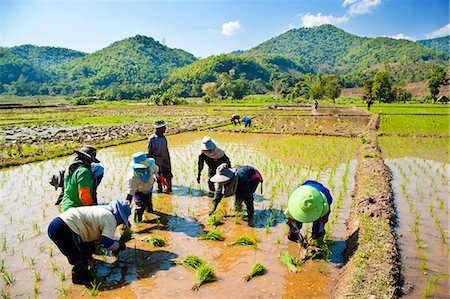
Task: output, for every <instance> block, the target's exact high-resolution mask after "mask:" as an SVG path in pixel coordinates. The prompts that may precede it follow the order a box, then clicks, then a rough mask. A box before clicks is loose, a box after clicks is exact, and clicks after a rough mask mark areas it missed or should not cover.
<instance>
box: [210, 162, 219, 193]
mask: <svg viewBox="0 0 450 299" xmlns="http://www.w3.org/2000/svg"><path fill="white" fill-rule="evenodd" d="M216 168H217V167H216ZM215 174H216V169H215V168H209V169H208V188H209V191H211V192H214V191H216V187H215V185H214V182H211V178H212V177H213V176H214V175H215Z"/></svg>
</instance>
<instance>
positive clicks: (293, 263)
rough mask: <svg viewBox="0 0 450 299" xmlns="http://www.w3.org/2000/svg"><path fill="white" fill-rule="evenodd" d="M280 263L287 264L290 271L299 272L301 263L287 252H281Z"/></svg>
mask: <svg viewBox="0 0 450 299" xmlns="http://www.w3.org/2000/svg"><path fill="white" fill-rule="evenodd" d="M280 261H281V262H282V263H283V264H285V265H286V266H287V267H288V269H289V271H291V272H297V271H298V269H297V266H299V265H300V261H299V260H297V259H294V258H292V256H291V255H290V254H289V253H288V252H286V251H280Z"/></svg>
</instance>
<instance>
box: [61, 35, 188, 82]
mask: <svg viewBox="0 0 450 299" xmlns="http://www.w3.org/2000/svg"><path fill="white" fill-rule="evenodd" d="M195 60H196V58H195V57H194V55H192V54H190V53H188V52H186V51H183V50H180V49H171V48H168V47H166V46H165V45H162V44H160V43H159V42H157V41H155V40H154V39H153V38H151V37H146V36H141V35H136V36H134V37H131V38H126V39H124V40H121V41H118V42H115V43H113V44H111V45H110V46H109V47H106V48H104V49H102V50H99V51H97V52H95V53H93V54H90V55H86V56H84V57H82V58H79V59H76V60H72V61H70V62H68V63H64V64H62V65H60V67H59V68H58V73H59V74H60V76H61V77H64V78H66V80H68V81H69V82H70V81H72V82H77V83H79V84H81V85H88V86H91V87H93V88H99V87H100V88H102V87H107V86H109V85H111V84H112V83H116V84H121V83H129V84H141V85H145V84H149V83H153V84H159V82H160V81H161V80H162V79H163V78H165V77H167V76H168V75H169V74H170V73H171V72H172V71H174V70H175V69H177V68H179V67H182V66H185V65H187V64H190V63H192V62H194V61H195Z"/></svg>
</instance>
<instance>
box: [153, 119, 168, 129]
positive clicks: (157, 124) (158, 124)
mask: <svg viewBox="0 0 450 299" xmlns="http://www.w3.org/2000/svg"><path fill="white" fill-rule="evenodd" d="M165 126H166V122H165V121H163V120H157V121H155V123H154V124H153V127H154V128H155V129H159V128H162V127H165Z"/></svg>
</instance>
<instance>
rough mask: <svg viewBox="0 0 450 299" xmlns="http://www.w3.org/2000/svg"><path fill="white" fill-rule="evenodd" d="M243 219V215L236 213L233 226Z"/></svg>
mask: <svg viewBox="0 0 450 299" xmlns="http://www.w3.org/2000/svg"><path fill="white" fill-rule="evenodd" d="M243 218H244V213H240V212H238V213H236V216H235V217H234V224H238V223H239V221H241V220H242V219H243Z"/></svg>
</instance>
